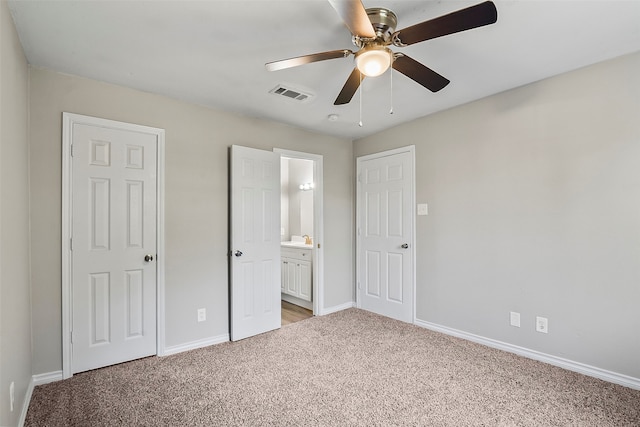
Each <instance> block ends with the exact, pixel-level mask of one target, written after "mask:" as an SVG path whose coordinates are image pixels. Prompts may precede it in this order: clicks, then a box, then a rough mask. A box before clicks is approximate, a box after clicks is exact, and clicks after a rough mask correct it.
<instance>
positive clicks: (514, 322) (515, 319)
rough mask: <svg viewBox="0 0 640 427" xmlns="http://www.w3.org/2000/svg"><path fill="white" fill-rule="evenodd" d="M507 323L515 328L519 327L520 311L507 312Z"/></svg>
mask: <svg viewBox="0 0 640 427" xmlns="http://www.w3.org/2000/svg"><path fill="white" fill-rule="evenodd" d="M509 323H510V325H511V326H515V327H516V328H519V327H520V313H517V312H515V311H510V312H509Z"/></svg>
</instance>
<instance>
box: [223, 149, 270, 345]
mask: <svg viewBox="0 0 640 427" xmlns="http://www.w3.org/2000/svg"><path fill="white" fill-rule="evenodd" d="M230 179H231V190H230V197H231V201H230V210H231V212H230V223H231V239H230V244H231V247H230V252H229V254H230V258H231V261H230V269H231V331H230V332H231V340H232V341H237V340H241V339H243V338H247V337H250V336H253V335H257V334H260V333H263V332H267V331H271V330H273V329H278V328H280V322H281V319H280V155H279V154H277V153H273V152H271V151H264V150H256V149H253V148H247V147H242V146H238V145H233V146H232V147H231V178H230Z"/></svg>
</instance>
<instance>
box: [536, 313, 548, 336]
mask: <svg viewBox="0 0 640 427" xmlns="http://www.w3.org/2000/svg"><path fill="white" fill-rule="evenodd" d="M536 331H537V332H542V333H543V334H548V333H549V320H547V318H546V317H540V316H536Z"/></svg>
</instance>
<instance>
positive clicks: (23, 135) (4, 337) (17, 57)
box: [0, 0, 31, 426]
mask: <svg viewBox="0 0 640 427" xmlns="http://www.w3.org/2000/svg"><path fill="white" fill-rule="evenodd" d="M0 58H1V60H0V61H1V62H0V425H3V426H15V425H18V419H19V417H20V413H21V411H22V407H23V403H24V398H25V393H26V391H27V387H28V385H29V381H30V380H31V317H30V314H31V308H30V303H29V246H28V244H29V162H28V160H29V158H28V133H27V132H28V127H27V120H28V119H27V118H28V116H27V112H28V109H27V97H28V69H27V61H26V59H25V57H24V54H23V52H22V47H21V46H20V42H19V40H18V36H17V34H16V32H15V28H14V26H13V20H12V19H11V14H10V12H9V9H8V7H7V3H6V2H5V1H4V0H3V1H0ZM11 382H14V383H15V403H14V409H13V412H11V411H10V407H9V385H10V384H11Z"/></svg>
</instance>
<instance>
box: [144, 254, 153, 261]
mask: <svg viewBox="0 0 640 427" xmlns="http://www.w3.org/2000/svg"><path fill="white" fill-rule="evenodd" d="M144 260H145V261H146V262H150V261H153V255H145V256H144Z"/></svg>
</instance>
